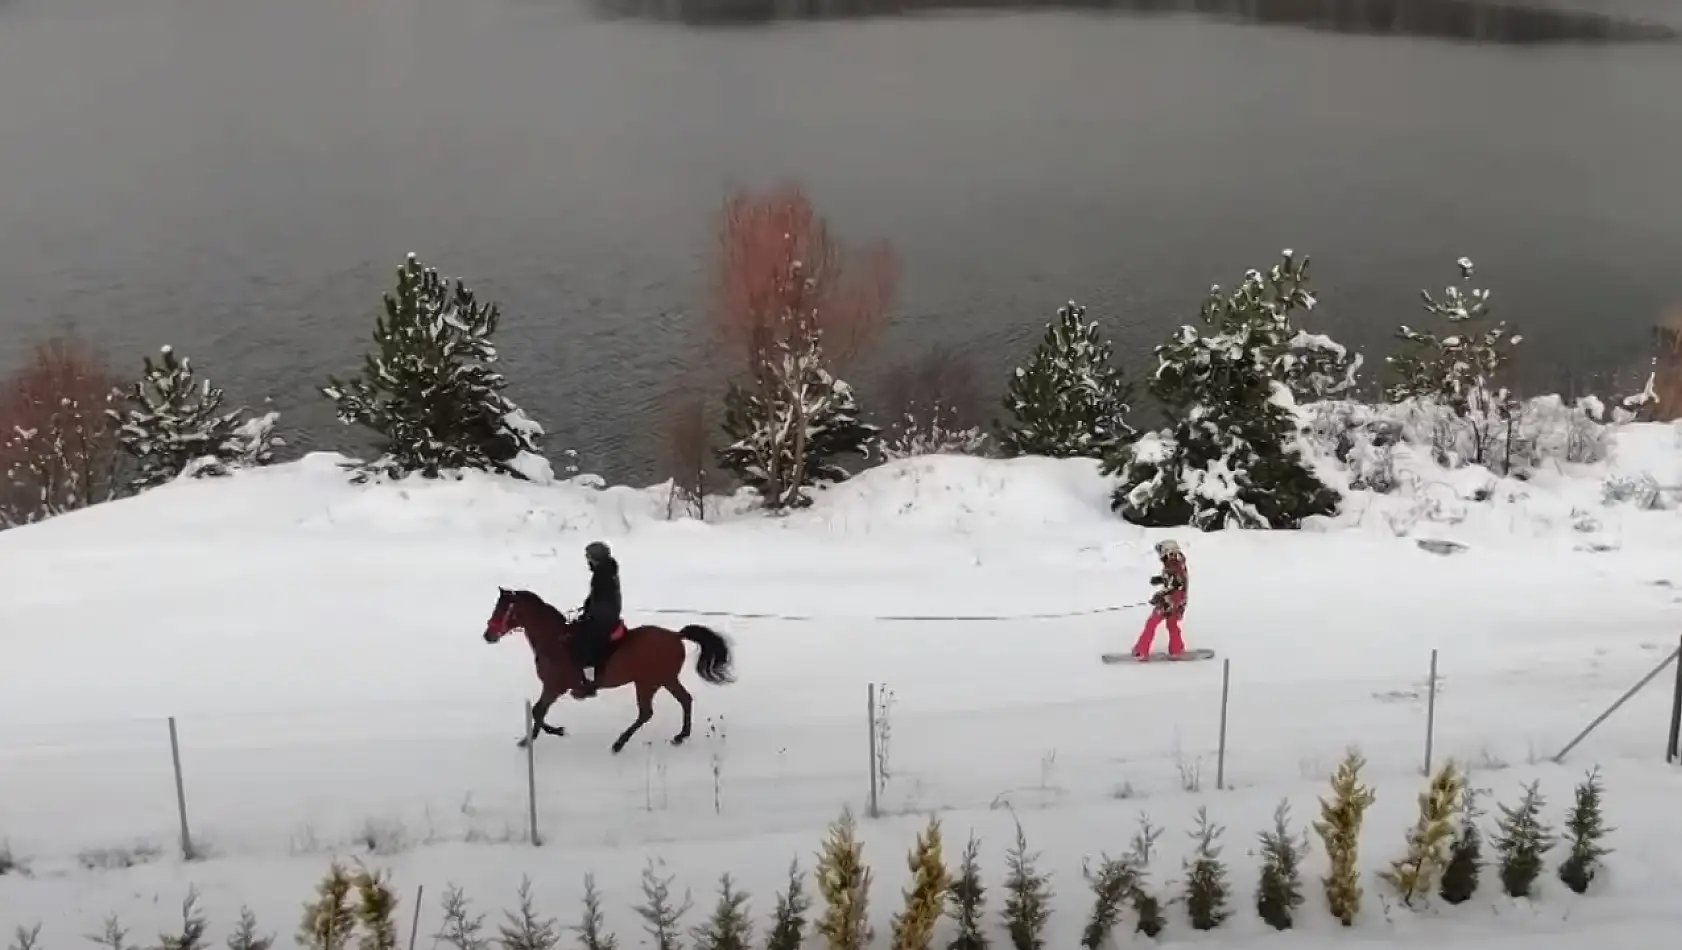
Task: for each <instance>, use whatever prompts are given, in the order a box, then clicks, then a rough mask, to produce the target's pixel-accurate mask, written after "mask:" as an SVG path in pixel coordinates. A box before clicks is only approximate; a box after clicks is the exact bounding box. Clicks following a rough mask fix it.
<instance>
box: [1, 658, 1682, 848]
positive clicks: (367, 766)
mask: <svg viewBox="0 0 1682 950" xmlns="http://www.w3.org/2000/svg"><path fill="white" fill-rule="evenodd" d="M1678 649H1679V650H1682V648H1678ZM1676 655H1677V654H1676V653H1674V652H1673V653H1672V654H1670V656H1669V657H1668V658H1666V657H1664V656H1660V655H1642V656H1639V657H1631V658H1629V659H1628V660H1627V661H1625V662H1619V663H1617V664H1606V665H1605V666H1604V667H1603V669H1602V670H1601V671H1600V672H1599V673H1598V674H1596V675H1589V676H1585V673H1584V671H1583V669H1582V668H1581V665H1580V664H1577V663H1569V664H1568V663H1563V662H1562V663H1560V664H1557V665H1556V666H1553V667H1548V666H1545V665H1544V666H1532V667H1531V668H1530V669H1528V670H1527V671H1526V672H1524V673H1523V674H1517V673H1512V672H1510V671H1502V670H1494V669H1473V670H1464V671H1461V670H1457V669H1456V668H1455V666H1454V663H1453V655H1452V653H1451V652H1449V651H1443V652H1441V653H1438V652H1437V651H1429V652H1422V654H1421V656H1420V658H1419V659H1420V662H1419V665H1418V668H1417V670H1413V671H1399V670H1393V669H1392V670H1377V669H1374V670H1371V671H1368V672H1366V673H1361V674H1355V675H1350V674H1343V675H1340V676H1336V677H1332V676H1328V675H1326V674H1325V673H1324V671H1317V670H1313V669H1307V670H1305V671H1304V672H1303V673H1302V675H1301V676H1299V677H1296V678H1292V679H1282V678H1280V677H1279V676H1278V675H1277V674H1278V671H1277V668H1273V669H1272V670H1271V672H1270V673H1269V675H1267V676H1255V677H1248V678H1247V677H1246V675H1245V669H1246V666H1245V663H1244V662H1241V661H1224V660H1215V661H1212V662H1189V663H1176V664H1162V666H1163V667H1165V668H1163V669H1153V670H1150V671H1149V672H1145V671H1136V672H1129V671H1128V668H1127V667H1125V666H1122V667H1118V668H1106V669H1107V674H1114V675H1106V676H1098V675H1094V676H1091V677H1087V678H1085V679H1083V680H1081V681H1080V682H1079V683H1076V684H1073V685H1071V687H1070V688H1069V689H1067V690H1063V691H1060V692H1059V693H1058V694H1056V695H1054V696H1050V697H1048V696H1045V695H1043V694H1040V693H1038V692H1036V691H1031V690H1028V689H1026V688H1023V689H1019V690H1016V691H1007V690H1001V689H997V686H998V684H992V686H993V687H995V688H994V689H992V690H989V691H975V690H965V689H964V688H963V684H959V683H954V682H952V680H951V679H950V678H943V677H939V676H935V675H930V676H927V677H925V678H922V679H911V680H905V681H901V682H898V683H865V682H857V681H855V682H848V683H830V682H826V683H824V684H821V685H820V686H818V687H815V688H811V689H808V691H807V692H805V693H794V692H791V691H789V690H788V689H787V688H786V686H787V684H784V683H775V684H766V685H765V686H762V687H760V688H759V689H757V690H750V691H748V692H745V693H736V692H735V690H740V689H742V688H743V687H742V686H740V685H738V686H737V687H733V688H732V690H719V691H713V690H703V691H701V692H699V693H698V694H697V712H698V716H697V721H696V724H695V726H696V728H695V734H694V737H693V740H692V742H691V744H690V745H689V746H688V747H685V748H678V749H674V748H672V747H670V746H669V745H668V744H667V740H668V739H669V738H670V736H671V732H672V731H673V730H674V729H675V727H676V722H677V716H676V712H675V707H674V706H673V705H671V704H667V705H665V706H661V707H658V708H657V715H656V719H655V721H654V722H653V723H651V724H649V726H647V727H645V729H644V731H643V732H642V733H640V734H639V735H638V736H637V738H636V740H634V741H633V743H632V745H631V746H629V747H628V748H627V749H626V750H625V752H624V753H623V754H621V755H619V756H613V755H611V754H610V753H609V752H608V749H607V747H608V745H609V743H610V742H611V741H612V739H613V737H614V736H616V735H617V734H618V732H619V731H620V729H622V728H623V727H624V725H626V724H628V722H629V720H630V718H632V716H633V715H634V712H633V708H632V705H631V703H630V702H629V701H628V698H622V697H620V696H619V695H618V694H615V693H612V692H609V693H604V694H603V695H602V697H601V698H599V699H596V700H592V701H591V702H590V703H586V704H567V703H563V704H560V705H559V706H557V707H556V710H555V713H556V714H555V715H552V717H551V718H552V720H555V719H558V720H560V721H562V722H564V723H565V724H566V725H567V726H568V728H569V730H570V735H568V736H567V737H565V738H559V739H557V738H552V737H548V736H545V737H542V738H540V739H539V740H538V742H537V743H536V744H535V745H534V747H533V750H532V753H531V755H530V756H529V757H528V756H527V754H526V753H524V752H521V751H520V750H519V749H517V748H516V746H515V741H516V739H517V738H518V737H519V736H520V735H522V733H523V727H524V725H525V718H524V717H525V716H526V715H527V713H526V711H525V709H524V708H523V705H522V702H521V701H509V702H500V703H497V702H492V703H480V702H459V703H439V704H431V705H429V704H405V705H389V704H382V705H376V704H369V705H367V706H360V707H359V706H340V707H331V708H328V707H322V708H317V709H298V710H289V711H269V712H251V713H248V714H243V715H209V714H200V715H191V716H181V717H178V718H167V719H136V720H129V721H123V722H103V723H74V724H62V725H56V726H55V725H31V726H10V727H0V775H3V776H4V779H3V780H0V841H4V842H6V844H7V846H8V847H9V848H10V849H11V850H12V851H13V852H14V853H15V854H16V855H18V856H20V857H22V858H24V859H26V860H28V859H33V860H38V861H65V862H68V861H74V862H79V863H81V864H83V865H85V866H89V867H112V866H124V865H127V864H132V863H137V862H143V861H148V860H153V859H156V858H158V857H162V856H166V855H169V854H172V853H186V854H188V855H190V856H194V857H204V856H219V855H222V856H235V855H272V854H289V853H290V854H307V853H317V852H323V851H344V850H352V851H360V852H373V853H389V852H394V851H398V850H402V849H404V848H408V847H413V846H416V845H422V844H428V843H435V842H443V841H470V842H473V841H479V842H506V843H509V844H517V843H529V842H531V841H532V840H533V839H534V838H535V839H536V840H537V841H538V842H540V843H543V844H557V843H558V844H577V845H580V846H584V845H590V846H601V845H603V844H609V845H611V844H614V843H622V842H628V841H631V840H649V839H657V838H661V837H670V836H679V835H689V836H693V835H695V834H704V835H708V836H717V837H734V836H747V835H753V834H764V833H774V832H778V831H785V830H786V831H798V830H802V829H805V828H808V827H810V826H812V825H813V824H821V823H823V822H826V821H828V820H830V819H831V818H833V817H834V816H835V814H836V813H837V812H838V811H839V810H840V809H841V808H842V807H843V806H850V807H853V808H854V809H855V810H858V811H860V812H864V813H868V814H875V815H891V814H896V813H906V812H913V811H921V810H930V809H987V808H1001V807H1006V806H1008V807H1011V808H1017V809H1021V808H1044V807H1056V806H1059V805H1062V804H1072V803H1079V802H1093V801H1101V800H1105V799H1119V798H1130V797H1134V796H1149V795H1158V794H1166V793H1181V792H1201V793H1216V792H1218V791H1221V790H1226V789H1234V788H1239V789H1242V788H1247V787H1256V786H1261V785H1269V786H1277V785H1281V784H1293V783H1314V784H1319V783H1321V782H1323V781H1324V780H1325V778H1326V776H1327V775H1329V773H1330V771H1331V769H1332V768H1333V767H1334V766H1335V765H1336V763H1337V762H1338V760H1339V759H1340V758H1341V757H1342V755H1343V753H1344V752H1345V750H1346V749H1347V748H1348V747H1349V746H1351V745H1357V746H1359V747H1360V748H1361V750H1362V752H1363V754H1364V755H1365V756H1366V757H1367V759H1368V761H1369V763H1370V765H1369V769H1370V772H1371V773H1372V774H1374V775H1379V776H1382V775H1385V774H1390V775H1399V774H1409V773H1418V772H1420V771H1422V770H1423V769H1425V768H1427V767H1428V764H1429V763H1432V762H1434V763H1438V764H1440V763H1441V762H1442V761H1444V760H1445V759H1448V758H1454V759H1456V760H1458V761H1460V762H1462V763H1465V764H1467V765H1469V766H1470V767H1471V768H1472V769H1473V770H1474V771H1476V770H1480V769H1481V770H1495V769H1502V768H1507V767H1509V766H1520V765H1525V764H1536V763H1541V762H1545V761H1548V760H1550V759H1552V758H1553V757H1554V756H1555V754H1556V753H1557V752H1559V751H1560V750H1561V749H1562V748H1564V747H1565V745H1566V744H1567V743H1568V742H1570V741H1571V740H1572V739H1573V737H1574V736H1576V735H1577V734H1578V733H1579V732H1581V731H1582V729H1583V726H1584V725H1585V724H1587V723H1589V722H1590V721H1591V720H1592V719H1594V717H1595V716H1596V715H1597V714H1599V713H1601V712H1602V711H1603V710H1604V709H1606V707H1608V706H1609V705H1611V704H1613V703H1614V702H1615V701H1618V700H1619V699H1620V696H1622V695H1623V694H1625V692H1626V691H1627V690H1629V688H1630V687H1631V686H1632V685H1633V684H1635V683H1636V682H1637V680H1640V679H1641V674H1643V673H1649V672H1650V674H1651V675H1649V676H1648V677H1647V679H1646V680H1642V682H1649V681H1652V682H1657V683H1658V684H1659V685H1658V686H1657V687H1655V688H1650V689H1645V690H1637V691H1634V693H1633V695H1631V696H1629V697H1627V699H1626V700H1625V701H1624V705H1623V706H1622V708H1620V709H1619V710H1618V711H1617V713H1616V714H1615V715H1613V716H1611V717H1610V718H1609V719H1608V720H1607V721H1606V722H1605V723H1604V724H1603V725H1601V726H1600V728H1599V729H1598V730H1596V731H1594V732H1593V733H1592V734H1590V735H1589V736H1588V737H1587V738H1585V739H1583V740H1582V742H1581V744H1580V745H1578V746H1577V748H1576V749H1575V750H1574V751H1573V752H1572V756H1573V759H1574V760H1578V761H1582V762H1585V763H1587V762H1590V761H1601V760H1609V759H1622V758H1632V757H1633V758H1646V759H1655V758H1658V757H1659V756H1660V755H1661V754H1662V753H1661V751H1660V747H1661V746H1662V745H1664V744H1665V736H1664V732H1665V727H1666V726H1667V725H1668V723H1669V722H1670V721H1673V719H1674V717H1675V710H1676V708H1679V707H1676V706H1674V700H1675V696H1673V689H1672V688H1671V678H1669V677H1660V676H1658V675H1657V674H1658V673H1659V672H1661V671H1662V669H1664V668H1666V665H1668V664H1670V663H1672V662H1674V660H1675V657H1676ZM1660 660H1664V661H1665V663H1664V664H1662V665H1661V666H1660V667H1659V668H1657V669H1652V670H1651V671H1649V668H1650V667H1652V666H1653V664H1655V663H1658V661H1660ZM1251 665H1252V666H1255V665H1257V664H1254V663H1252V664H1251ZM1675 683H1676V689H1677V690H1682V677H1677V678H1676V680H1675ZM616 699H618V700H619V701H616ZM709 717H710V718H709ZM1671 751H1672V754H1674V750H1671Z"/></svg>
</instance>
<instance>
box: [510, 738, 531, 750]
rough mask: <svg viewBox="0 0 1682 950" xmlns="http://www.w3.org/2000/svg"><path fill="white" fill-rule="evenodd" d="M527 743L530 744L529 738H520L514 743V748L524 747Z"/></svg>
mask: <svg viewBox="0 0 1682 950" xmlns="http://www.w3.org/2000/svg"><path fill="white" fill-rule="evenodd" d="M528 745H531V740H530V739H521V740H520V741H518V742H516V743H514V748H516V749H524V748H525V747H526V746H528Z"/></svg>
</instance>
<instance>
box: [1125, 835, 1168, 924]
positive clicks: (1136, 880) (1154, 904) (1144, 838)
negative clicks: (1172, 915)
mask: <svg viewBox="0 0 1682 950" xmlns="http://www.w3.org/2000/svg"><path fill="white" fill-rule="evenodd" d="M1160 837H1162V829H1161V828H1158V827H1156V826H1155V825H1152V824H1151V823H1150V819H1149V818H1148V817H1146V816H1145V815H1142V814H1141V815H1140V816H1139V830H1138V831H1136V832H1134V834H1133V842H1132V847H1131V849H1130V850H1129V851H1128V854H1127V863H1128V864H1129V865H1130V866H1131V867H1132V869H1133V891H1132V893H1131V894H1130V895H1129V897H1131V898H1132V901H1133V913H1135V914H1137V915H1138V917H1139V924H1138V926H1137V927H1136V928H1135V929H1136V930H1137V931H1138V932H1139V933H1142V934H1144V935H1145V936H1147V937H1155V936H1156V935H1157V934H1160V933H1162V929H1163V928H1164V927H1166V926H1168V918H1167V917H1165V916H1164V915H1163V913H1162V901H1161V899H1159V898H1158V897H1157V896H1156V895H1155V894H1152V893H1151V891H1150V866H1151V855H1152V854H1153V853H1154V852H1155V850H1156V839H1158V838H1160Z"/></svg>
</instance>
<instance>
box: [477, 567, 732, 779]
mask: <svg viewBox="0 0 1682 950" xmlns="http://www.w3.org/2000/svg"><path fill="white" fill-rule="evenodd" d="M497 590H498V592H499V593H498V595H497V599H496V607H495V608H493V609H492V610H491V618H490V620H489V621H488V622H487V623H486V624H485V642H486V643H496V642H497V641H498V640H501V639H502V638H503V637H504V636H506V635H508V634H509V633H512V632H513V631H515V630H523V631H524V632H525V635H526V642H527V643H529V644H531V651H532V654H533V655H534V656H535V657H536V660H537V678H538V681H539V682H541V683H542V684H543V692H542V694H541V695H540V696H538V698H537V702H535V703H533V704H532V707H531V724H530V730H531V731H530V734H529V735H526V736H524V737H522V738H521V739H520V741H519V743H518V745H519V747H520V748H522V749H523V748H525V747H526V746H528V745H530V744H531V743H532V742H534V741H536V739H537V736H538V733H539V732H540V731H541V732H547V733H549V734H550V735H552V736H564V735H566V728H565V727H564V726H551V725H549V724H548V723H547V722H546V721H545V718H544V717H545V716H547V715H548V713H549V707H550V706H551V705H553V704H554V702H555V700H557V699H559V698H560V697H561V695H562V694H563V693H572V694H573V698H575V699H583V698H585V697H584V696H581V695H579V693H578V690H579V688H580V687H582V686H583V685H584V677H583V674H582V672H581V671H580V669H579V665H578V662H577V661H576V660H575V659H574V657H573V653H572V644H571V643H570V642H569V641H570V640H571V638H572V636H573V634H574V632H575V630H574V625H573V623H572V622H571V621H569V620H567V618H566V615H565V614H563V613H561V612H560V611H559V610H557V609H555V608H554V607H552V606H550V605H549V604H547V603H545V602H544V600H543V598H542V597H539V596H538V595H536V594H534V593H532V592H531V591H529V590H508V589H506V588H502V587H499V588H497ZM617 640H618V646H617V647H616V648H615V649H614V650H613V651H612V653H611V655H609V657H608V660H607V663H606V664H605V669H601V670H598V671H597V672H596V680H597V683H596V686H597V689H598V690H602V689H617V688H619V687H621V686H625V685H627V684H629V685H632V686H635V687H636V691H637V718H636V721H635V722H633V723H631V727H630V728H629V729H626V730H625V731H624V732H623V733H621V734H620V736H619V738H618V739H616V740H614V743H613V753H614V754H615V755H618V754H619V752H620V751H622V750H623V749H624V748H625V743H627V742H629V741H630V740H631V736H633V735H636V732H637V730H638V729H641V728H642V727H643V726H644V725H646V724H647V723H648V721H649V720H650V719H652V718H654V696H655V694H656V693H658V692H659V691H660V690H662V689H664V690H665V691H666V692H668V693H671V694H672V697H673V698H675V699H676V700H677V701H678V705H679V706H682V707H683V729H682V730H680V731H679V732H678V734H677V735H676V736H674V737H673V738H672V745H682V744H683V743H684V741H685V740H687V739H688V738H689V734H690V727H691V718H692V717H691V713H690V706H691V697H690V695H689V690H688V689H686V688H684V685H683V683H682V682H681V681H680V680H679V678H678V677H679V674H680V673H681V672H682V671H683V656H684V649H683V643H684V641H685V640H687V641H689V642H690V643H693V644H695V645H696V646H698V647H700V648H701V652H700V655H698V656H697V657H696V658H695V673H696V675H698V676H700V677H701V679H703V680H705V681H706V682H708V683H712V684H713V685H715V686H721V685H724V684H727V683H732V682H734V681H735V675H734V673H733V672H732V670H731V655H730V652H731V651H730V641H729V640H727V639H726V638H725V637H724V635H723V634H720V633H718V632H717V631H715V630H712V629H710V628H708V627H703V626H700V625H698V624H690V625H688V626H685V627H684V628H683V629H681V630H676V631H673V630H667V629H666V628H664V627H655V626H642V627H632V628H630V629H626V628H625V627H624V626H623V625H621V626H620V634H619V635H618V637H617Z"/></svg>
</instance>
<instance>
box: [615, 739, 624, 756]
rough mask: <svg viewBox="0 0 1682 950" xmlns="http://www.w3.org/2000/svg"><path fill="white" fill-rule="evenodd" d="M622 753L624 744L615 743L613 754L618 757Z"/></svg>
mask: <svg viewBox="0 0 1682 950" xmlns="http://www.w3.org/2000/svg"><path fill="white" fill-rule="evenodd" d="M624 751H625V744H624V743H623V742H615V743H614V744H613V754H614V755H618V754H619V753H621V752H624Z"/></svg>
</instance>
